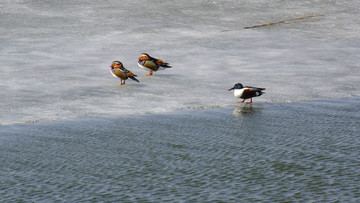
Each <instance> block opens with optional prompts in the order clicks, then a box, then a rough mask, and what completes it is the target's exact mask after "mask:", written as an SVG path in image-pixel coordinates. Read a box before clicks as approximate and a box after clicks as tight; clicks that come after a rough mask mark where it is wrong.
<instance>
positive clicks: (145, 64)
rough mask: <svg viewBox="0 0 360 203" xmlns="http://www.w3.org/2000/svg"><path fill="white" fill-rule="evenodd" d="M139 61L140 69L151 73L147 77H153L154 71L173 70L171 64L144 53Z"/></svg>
mask: <svg viewBox="0 0 360 203" xmlns="http://www.w3.org/2000/svg"><path fill="white" fill-rule="evenodd" d="M138 59H139V61H138V65H139V66H140V68H142V69H144V70H146V71H149V73H148V74H146V75H147V76H149V75H152V74H153V71H158V70H164V69H167V68H171V66H169V63H165V62H164V61H163V60H161V59H157V58H154V57H151V56H150V55H149V54H147V53H142V54H141V55H140V57H139V58H138Z"/></svg>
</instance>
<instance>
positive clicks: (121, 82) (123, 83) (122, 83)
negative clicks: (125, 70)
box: [117, 79, 125, 85]
mask: <svg viewBox="0 0 360 203" xmlns="http://www.w3.org/2000/svg"><path fill="white" fill-rule="evenodd" d="M117 85H125V80H124V82H123V80H122V79H120V83H119V84H117Z"/></svg>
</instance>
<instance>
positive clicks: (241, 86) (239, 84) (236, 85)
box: [229, 83, 244, 91]
mask: <svg viewBox="0 0 360 203" xmlns="http://www.w3.org/2000/svg"><path fill="white" fill-rule="evenodd" d="M243 87H244V86H243V85H242V84H241V83H236V84H235V85H234V87H232V88H230V89H229V91H230V90H233V89H242V88H243Z"/></svg>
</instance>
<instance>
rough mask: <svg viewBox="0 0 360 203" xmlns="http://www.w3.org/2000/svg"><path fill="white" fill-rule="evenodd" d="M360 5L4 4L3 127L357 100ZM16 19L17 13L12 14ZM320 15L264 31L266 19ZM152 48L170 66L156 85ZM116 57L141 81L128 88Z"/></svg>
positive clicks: (0, 20) (0, 15)
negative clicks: (149, 65)
mask: <svg viewBox="0 0 360 203" xmlns="http://www.w3.org/2000/svg"><path fill="white" fill-rule="evenodd" d="M358 8H360V3H359V2H358V1H355V0H351V1H345V0H344V1H336V2H335V1H332V2H328V1H318V0H310V1H300V0H297V1H281V0H279V1H271V2H269V1H265V0H257V1H225V0H224V1H205V0H202V1H197V2H193V1H185V0H181V1H176V2H162V1H156V2H150V1H141V0H131V1H121V2H118V1H106V3H105V2H84V1H72V3H68V2H62V1H41V2H38V1H3V2H2V6H1V7H0V25H1V26H0V39H1V41H0V45H1V49H0V50H1V52H0V61H1V63H0V73H1V74H0V81H1V83H0V97H1V103H0V123H1V124H11V123H23V122H36V121H38V120H53V119H61V118H69V117H79V116H86V115H129V114H144V113H159V112H165V111H174V110H178V109H206V108H218V107H224V106H228V105H234V104H235V103H236V101H237V100H236V98H235V97H233V94H232V92H228V91H227V89H228V88H230V87H232V86H233V85H234V83H237V82H241V83H243V84H244V85H251V86H259V87H265V88H266V94H264V95H263V96H261V97H259V98H256V99H254V102H294V101H302V100H312V99H316V98H320V97H336V98H342V97H353V96H360V92H359V88H358V85H359V76H360V75H359V72H360V71H359V64H360V40H359V34H358V33H360V22H359V19H360V12H359V9H358ZM19 11H21V12H19ZM314 14H323V15H324V16H323V17H316V18H308V19H304V20H298V21H292V22H289V23H283V24H278V25H274V26H269V27H262V28H255V29H243V28H244V27H246V26H252V25H257V24H263V23H270V22H276V21H280V20H284V19H290V18H296V17H299V16H303V15H314ZM142 52H147V53H149V54H151V55H153V56H155V57H159V58H162V59H164V60H165V61H166V62H169V63H170V65H172V66H173V68H172V69H169V70H165V71H162V72H156V73H155V74H154V75H153V76H152V77H146V76H144V75H145V74H146V72H145V71H143V70H141V69H140V68H139V67H138V66H137V64H136V63H137V57H138V56H139V54H140V53H142ZM113 60H120V61H122V62H123V63H124V65H125V67H126V68H128V69H130V70H132V71H133V72H134V73H135V74H137V75H139V77H138V79H139V80H140V82H141V83H140V84H137V83H135V82H133V81H127V83H126V85H125V86H117V85H116V84H117V83H118V82H119V81H118V80H116V79H115V78H113V77H112V75H111V74H110V73H109V65H110V63H111V61H113Z"/></svg>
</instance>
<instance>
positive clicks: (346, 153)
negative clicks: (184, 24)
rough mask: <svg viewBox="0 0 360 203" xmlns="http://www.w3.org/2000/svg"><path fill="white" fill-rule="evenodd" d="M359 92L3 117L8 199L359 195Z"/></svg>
mask: <svg viewBox="0 0 360 203" xmlns="http://www.w3.org/2000/svg"><path fill="white" fill-rule="evenodd" d="M359 108H360V100H359V98H350V99H321V100H316V101H308V102H300V103H255V104H253V105H252V106H250V105H238V106H232V107H230V108H225V109H223V108H217V109H213V110H196V111H193V110H192V111H186V110H184V111H178V112H175V113H171V114H170V113H169V114H160V115H159V114H155V115H144V116H125V117H111V118H109V117H108V118H105V117H84V118H81V119H77V120H63V121H55V122H39V123H35V124H26V125H8V126H0V132H1V137H0V144H1V145H0V150H1V157H0V162H1V166H0V171H1V184H0V185H1V186H0V200H1V201H2V202H12V201H15V202H21V201H25V202H31V201H35V202H49V201H56V200H58V201H61V202H79V201H94V202H104V201H109V202H111V201H145V202H164V201H170V202H176V201H180V202H181V201H184V202H188V201H194V202H204V201H224V202H256V201H261V202H292V201H295V202H359V201H360V192H359V191H360V186H359V182H360V178H359V169H360V158H359V157H360V150H359V143H360V138H359V124H360V123H359V120H360V119H359V117H360V115H359V112H358V109H359Z"/></svg>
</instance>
